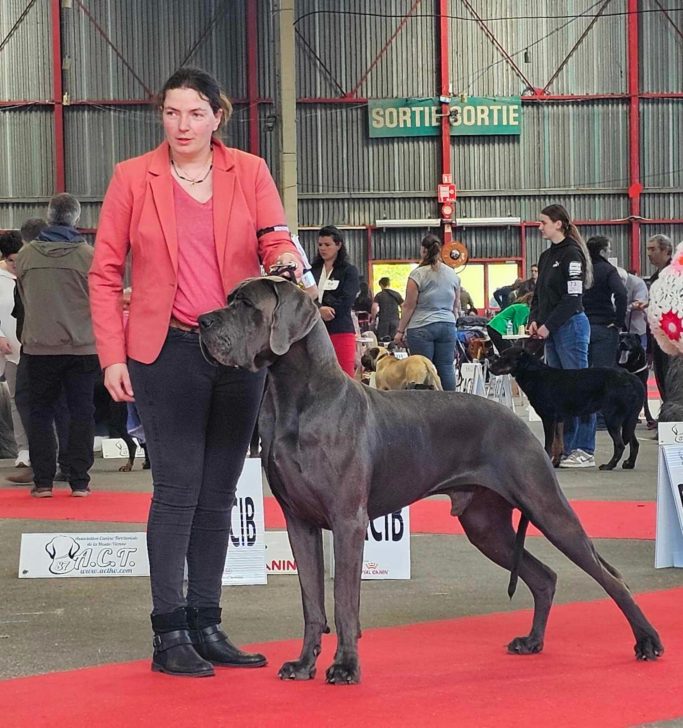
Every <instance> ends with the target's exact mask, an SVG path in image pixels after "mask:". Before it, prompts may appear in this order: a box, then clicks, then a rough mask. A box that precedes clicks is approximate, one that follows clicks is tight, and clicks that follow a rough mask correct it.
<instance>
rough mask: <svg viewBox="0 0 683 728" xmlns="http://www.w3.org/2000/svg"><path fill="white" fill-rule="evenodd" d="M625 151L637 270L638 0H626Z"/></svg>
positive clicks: (633, 265)
mask: <svg viewBox="0 0 683 728" xmlns="http://www.w3.org/2000/svg"><path fill="white" fill-rule="evenodd" d="M626 22H627V28H628V58H627V68H628V93H629V97H630V100H629V114H628V141H629V144H628V155H629V189H628V196H629V199H630V213H631V256H630V257H631V260H630V263H631V270H635V271H636V273H639V272H640V220H639V218H640V193H641V191H642V189H643V186H642V184H641V182H640V99H639V98H638V91H639V88H640V79H639V70H640V68H639V62H638V0H628V15H627V21H626Z"/></svg>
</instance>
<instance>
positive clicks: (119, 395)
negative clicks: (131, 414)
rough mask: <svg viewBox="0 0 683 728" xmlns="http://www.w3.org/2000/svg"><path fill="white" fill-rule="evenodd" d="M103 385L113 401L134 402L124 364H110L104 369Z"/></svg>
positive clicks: (131, 387)
mask: <svg viewBox="0 0 683 728" xmlns="http://www.w3.org/2000/svg"><path fill="white" fill-rule="evenodd" d="M104 386H105V387H106V388H107V391H108V392H109V394H111V398H112V399H113V400H114V402H135V397H134V395H133V386H132V385H131V383H130V375H129V374H128V367H127V366H126V365H125V364H110V365H109V366H108V367H107V368H106V369H105V370H104Z"/></svg>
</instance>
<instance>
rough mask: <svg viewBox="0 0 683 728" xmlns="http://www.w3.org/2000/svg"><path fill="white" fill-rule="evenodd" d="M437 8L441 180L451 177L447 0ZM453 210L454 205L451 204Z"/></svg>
mask: <svg viewBox="0 0 683 728" xmlns="http://www.w3.org/2000/svg"><path fill="white" fill-rule="evenodd" d="M438 3H439V8H438V13H439V74H440V79H439V81H440V87H441V91H440V94H441V98H443V99H447V101H445V102H442V104H441V180H439V181H446V180H447V179H451V180H452V177H451V122H450V111H451V103H450V101H451V76H450V58H449V46H448V39H449V38H448V0H438ZM453 209H454V211H455V205H453ZM442 227H443V231H442V234H443V243H444V245H447V244H448V243H450V242H451V240H453V228H452V226H451V225H449V224H445V225H443V226H442Z"/></svg>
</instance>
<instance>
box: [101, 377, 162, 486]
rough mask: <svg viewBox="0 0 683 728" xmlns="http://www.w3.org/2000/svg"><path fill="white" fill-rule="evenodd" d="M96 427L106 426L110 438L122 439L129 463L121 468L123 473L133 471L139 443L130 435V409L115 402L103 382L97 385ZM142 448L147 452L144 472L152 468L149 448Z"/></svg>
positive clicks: (141, 445)
mask: <svg viewBox="0 0 683 728" xmlns="http://www.w3.org/2000/svg"><path fill="white" fill-rule="evenodd" d="M94 401H95V425H96V426H97V425H104V426H105V427H106V430H107V434H108V436H109V437H114V438H121V439H122V440H123V441H124V442H125V443H126V447H127V448H128V462H127V463H125V465H122V466H121V467H120V468H119V471H120V472H122V473H128V472H130V471H131V470H132V469H133V465H134V463H135V451H136V450H137V443H136V442H135V440H134V439H133V438H132V437H131V436H130V435H129V434H128V407H127V406H126V403H125V402H114V400H113V399H112V398H111V395H110V394H109V392H108V391H107V388H106V387H105V386H104V383H103V382H101V381H100V382H97V383H96V384H95V394H94ZM140 447H142V449H143V450H144V452H145V461H144V463H143V465H142V469H143V470H147V469H149V467H150V463H149V457H148V456H147V448H146V446H145V445H144V444H143V443H141V444H140Z"/></svg>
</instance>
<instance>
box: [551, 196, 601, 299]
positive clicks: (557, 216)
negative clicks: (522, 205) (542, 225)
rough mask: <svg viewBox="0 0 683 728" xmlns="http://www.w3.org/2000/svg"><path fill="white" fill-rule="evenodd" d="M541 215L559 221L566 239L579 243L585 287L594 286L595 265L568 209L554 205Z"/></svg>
mask: <svg viewBox="0 0 683 728" xmlns="http://www.w3.org/2000/svg"><path fill="white" fill-rule="evenodd" d="M541 215H545V216H546V217H549V218H550V219H551V220H552V221H553V222H557V221H558V220H559V221H560V222H561V223H562V232H563V233H564V235H565V237H567V238H571V239H572V240H573V241H574V242H576V243H578V245H579V247H580V248H581V252H582V253H583V260H584V263H585V265H586V279H585V281H584V287H585V288H586V289H588V288H590V287H591V286H592V285H593V263H591V256H590V253H589V252H588V248H587V247H586V242H585V240H584V239H583V237H582V236H581V233H580V232H579V231H578V228H577V227H576V225H574V223H573V222H572V219H571V217H569V213H568V212H567V209H566V208H565V207H563V206H562V205H558V204H554V205H548V206H547V207H544V208H543V209H542V210H541Z"/></svg>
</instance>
